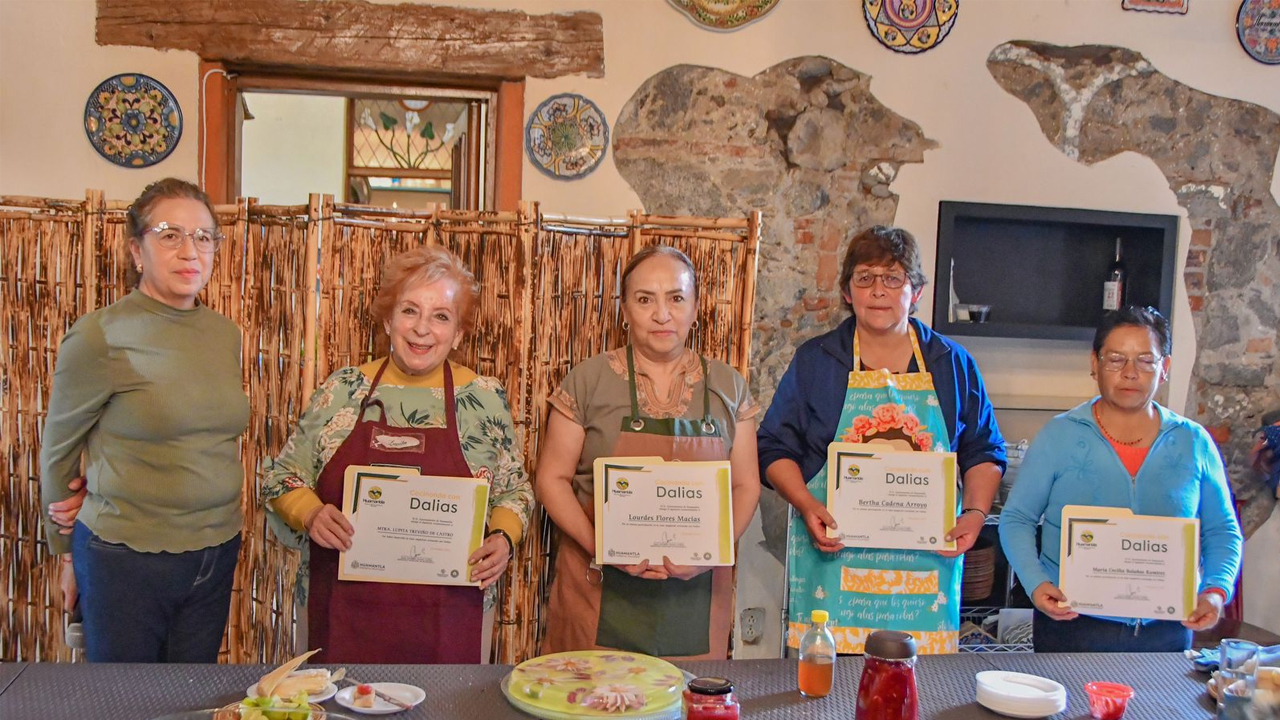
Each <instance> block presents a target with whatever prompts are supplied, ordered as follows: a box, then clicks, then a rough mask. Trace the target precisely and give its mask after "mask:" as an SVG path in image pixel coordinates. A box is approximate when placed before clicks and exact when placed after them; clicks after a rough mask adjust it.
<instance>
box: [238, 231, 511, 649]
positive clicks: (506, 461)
mask: <svg viewBox="0 0 1280 720" xmlns="http://www.w3.org/2000/svg"><path fill="white" fill-rule="evenodd" d="M477 292H478V286H477V285H476V282H475V279H474V277H473V276H472V274H471V272H470V271H469V270H468V269H467V268H466V266H464V265H463V264H462V262H461V261H460V260H459V259H458V258H457V257H456V256H454V255H453V254H452V253H450V252H449V251H447V250H444V249H442V248H440V247H438V246H432V247H425V248H420V249H416V250H411V251H409V252H406V253H403V254H401V255H398V256H396V257H394V258H392V259H391V260H390V261H389V262H388V263H387V266H386V269H385V271H384V273H383V280H382V287H381V289H380V290H379V292H378V296H377V297H376V298H375V300H374V303H373V314H374V316H375V317H376V318H377V319H378V320H379V321H380V322H381V324H382V326H383V329H384V330H385V332H386V335H387V337H388V339H389V345H390V352H389V354H388V356H386V357H381V358H378V359H376V360H373V361H372V362H369V363H365V364H364V365H361V366H359V367H345V368H342V369H341V370H338V371H337V372H334V373H333V374H332V375H330V376H329V378H328V379H327V380H326V381H325V382H324V384H323V385H321V386H320V388H319V389H318V390H316V392H315V394H314V395H313V396H312V398H311V403H310V404H309V405H308V407H307V410H306V412H305V413H303V415H302V417H301V418H300V419H299V420H298V425H297V428H295V430H294V433H293V436H292V437H290V438H289V441H288V442H287V443H286V444H285V447H284V449H283V450H282V451H281V453H280V455H279V457H277V458H276V459H275V460H274V461H272V462H270V463H268V464H267V467H266V472H265V477H264V480H263V484H262V497H263V500H264V502H265V503H266V506H267V509H268V510H269V511H270V512H269V514H268V519H269V521H268V525H269V526H270V527H271V529H272V531H273V532H274V533H275V535H276V536H277V537H278V538H280V539H281V540H282V541H283V542H285V543H286V544H288V545H290V546H292V547H297V548H301V549H302V550H303V551H304V562H303V564H302V567H301V569H300V570H299V574H298V602H299V603H305V605H306V607H307V622H308V627H307V630H308V643H307V644H308V646H309V647H311V648H322V650H321V652H320V653H318V654H317V655H316V656H315V658H313V661H314V662H348V663H350V662H355V663H475V662H482V661H484V660H487V658H488V655H489V641H490V638H491V633H492V628H493V621H492V612H493V605H494V595H495V593H494V583H496V582H497V580H498V578H499V577H501V576H502V573H503V571H504V570H505V569H506V567H507V563H508V561H509V560H510V559H511V555H512V554H513V552H514V550H515V545H516V544H517V543H519V542H520V539H521V538H522V537H523V535H524V530H525V526H526V525H527V523H528V521H529V513H530V506H531V503H532V501H533V491H532V489H531V487H530V485H529V480H528V477H527V476H526V473H525V470H524V458H523V456H522V454H521V452H520V446H519V444H518V442H517V439H516V435H515V430H514V428H513V424H512V419H511V410H510V407H509V405H508V404H507V397H506V392H505V391H504V390H503V388H502V385H501V384H500V383H499V382H498V380H497V379H495V378H491V377H482V376H479V375H477V374H476V373H475V372H474V371H473V370H471V369H469V368H465V367H462V366H460V365H455V364H453V363H450V362H449V361H448V355H449V352H450V351H451V350H454V349H456V348H457V347H458V344H459V343H460V342H461V340H462V337H463V334H464V333H465V332H467V331H469V330H470V329H471V318H472V314H471V309H472V305H473V302H474V299H475V296H476V293H477ZM388 438H390V439H392V442H384V441H386V440H387V439H388ZM353 465H387V466H394V467H401V468H403V467H406V466H407V467H410V468H412V469H413V470H414V471H416V472H418V473H421V474H423V475H439V476H449V477H479V478H484V479H486V480H488V481H489V485H490V492H489V513H488V519H489V522H488V528H487V529H486V537H485V540H484V543H483V544H482V545H481V546H480V548H479V549H478V550H477V551H476V552H475V553H474V554H472V556H471V557H470V559H469V562H470V565H471V578H472V579H473V580H476V581H479V582H480V587H479V588H476V587H450V586H438V585H405V584H390V583H377V582H350V581H342V580H338V568H337V561H338V553H339V552H340V551H343V550H347V549H349V548H350V547H351V539H352V534H353V528H352V525H351V523H350V522H349V521H348V519H347V518H346V516H344V515H343V513H342V512H341V510H339V506H341V504H342V502H341V498H342V484H343V478H344V475H345V471H346V468H347V467H349V466H353ZM308 576H309V587H308Z"/></svg>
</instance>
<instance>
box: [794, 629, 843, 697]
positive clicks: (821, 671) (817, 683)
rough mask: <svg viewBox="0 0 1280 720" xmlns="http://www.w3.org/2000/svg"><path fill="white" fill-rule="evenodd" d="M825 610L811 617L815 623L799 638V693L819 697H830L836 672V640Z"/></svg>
mask: <svg viewBox="0 0 1280 720" xmlns="http://www.w3.org/2000/svg"><path fill="white" fill-rule="evenodd" d="M828 619H830V616H828V615H827V611H826V610H814V611H813V612H812V613H811V614H810V615H809V620H810V621H811V622H812V624H811V625H810V626H809V629H808V630H807V631H805V634H804V637H803V638H801V639H800V669H799V685H800V694H801V695H803V696H805V697H812V698H820V697H826V696H827V695H829V694H831V686H832V685H833V684H834V682H835V673H836V639H835V638H834V637H832V636H831V631H830V630H829V629H827V620H828Z"/></svg>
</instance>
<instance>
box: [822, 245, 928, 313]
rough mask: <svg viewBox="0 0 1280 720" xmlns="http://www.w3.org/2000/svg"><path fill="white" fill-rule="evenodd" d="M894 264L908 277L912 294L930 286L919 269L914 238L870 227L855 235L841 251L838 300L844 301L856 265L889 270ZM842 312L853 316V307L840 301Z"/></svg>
mask: <svg viewBox="0 0 1280 720" xmlns="http://www.w3.org/2000/svg"><path fill="white" fill-rule="evenodd" d="M894 263H897V264H898V265H901V266H902V269H903V270H905V271H906V273H907V281H908V282H910V283H911V288H912V289H913V290H919V289H920V288H922V287H924V286H925V285H928V284H929V278H927V277H925V276H924V270H922V269H921V267H920V245H919V244H918V243H916V239H915V237H914V236H913V235H912V234H911V233H909V232H907V231H906V230H903V229H902V228H900V227H891V226H887V225H873V226H871V227H869V228H867V229H866V230H863V231H862V232H860V233H858V234H857V235H854V236H853V237H852V238H851V239H850V240H849V247H848V248H847V249H846V250H845V251H844V264H843V265H842V266H841V268H840V297H841V298H844V296H845V294H846V293H847V292H848V290H849V281H850V280H852V279H853V269H854V268H855V267H857V266H859V265H882V266H885V267H888V266H890V265H893V264H894ZM843 302H844V306H845V309H847V310H848V311H849V312H851V313H852V312H853V305H852V304H851V303H850V302H849V301H848V300H847V299H845V300H843ZM915 311H916V304H915V303H911V312H915Z"/></svg>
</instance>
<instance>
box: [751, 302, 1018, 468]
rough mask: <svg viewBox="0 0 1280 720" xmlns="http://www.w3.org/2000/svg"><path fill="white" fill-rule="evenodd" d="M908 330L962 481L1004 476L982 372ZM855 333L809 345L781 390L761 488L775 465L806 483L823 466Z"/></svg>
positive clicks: (947, 344)
mask: <svg viewBox="0 0 1280 720" xmlns="http://www.w3.org/2000/svg"><path fill="white" fill-rule="evenodd" d="M910 322H911V327H912V328H913V329H914V330H915V331H916V337H917V338H919V340H920V355H921V356H922V357H923V358H924V363H925V369H926V370H928V371H929V373H930V374H932V375H933V389H934V392H935V393H936V394H937V395H938V405H939V407H941V409H942V415H943V417H944V418H945V419H946V422H947V436H948V438H949V439H950V441H951V450H952V452H954V453H956V457H957V464H958V465H959V468H960V473H961V476H962V477H963V474H964V472H965V471H967V470H968V469H969V468H971V467H974V466H975V465H980V464H982V463H987V462H991V463H995V464H997V465H999V466H1000V470H1001V472H1003V471H1004V468H1005V465H1006V461H1005V452H1004V437H1002V436H1001V435H1000V428H999V427H998V426H997V425H996V416H995V411H994V410H992V408H991V401H990V399H988V398H987V391H986V388H985V387H984V386H983V384H982V375H981V374H979V373H978V364H977V363H976V362H974V360H973V356H971V355H969V353H968V351H966V350H965V349H964V348H962V347H960V346H959V345H958V344H956V343H955V342H954V341H952V340H949V339H947V338H945V337H943V336H942V335H939V334H938V333H935V332H934V331H933V330H932V329H931V328H929V327H928V326H927V325H924V324H923V323H921V322H920V321H919V320H916V319H915V318H911V320H910ZM854 327H855V319H854V318H852V317H850V318H848V319H846V320H845V321H844V322H842V323H840V325H839V326H838V327H836V329H834V330H832V331H831V332H828V333H826V334H825V335H819V336H818V337H815V338H812V339H810V340H808V341H806V342H805V343H804V344H803V345H801V346H800V348H799V349H798V350H796V354H795V357H794V358H792V359H791V365H790V366H789V367H788V368H787V371H786V373H784V374H783V375H782V380H780V381H779V382H778V391H777V393H776V394H775V395H774V396H773V402H772V403H771V404H770V405H769V411H768V412H767V413H765V416H764V420H763V421H762V422H761V423H760V429H759V431H757V433H756V443H757V446H758V447H757V452H758V454H759V458H760V480H761V481H762V482H763V483H764V484H765V486H766V487H772V486H771V485H769V481H768V480H767V477H768V476H767V474H766V473H765V470H766V469H767V468H768V467H769V466H770V465H772V464H773V463H774V462H775V461H777V460H781V459H783V458H786V459H789V460H794V461H795V463H796V464H797V465H799V466H800V472H801V474H802V476H803V477H804V479H805V482H809V481H810V480H812V479H813V476H814V475H817V474H818V471H819V470H821V469H822V466H823V465H824V464H826V462H827V445H829V444H830V443H831V441H832V439H834V438H835V434H836V426H837V425H839V423H840V411H841V410H842V409H843V408H844V395H845V390H846V389H848V387H849V371H851V370H853V330H854ZM912 365H913V366H914V365H915V361H914V360H913V361H912Z"/></svg>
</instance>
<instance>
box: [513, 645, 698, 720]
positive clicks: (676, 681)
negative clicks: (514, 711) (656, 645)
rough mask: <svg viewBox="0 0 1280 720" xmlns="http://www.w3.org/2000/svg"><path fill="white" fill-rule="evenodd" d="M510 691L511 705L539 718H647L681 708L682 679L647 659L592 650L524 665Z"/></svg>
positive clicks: (662, 663) (678, 673)
mask: <svg viewBox="0 0 1280 720" xmlns="http://www.w3.org/2000/svg"><path fill="white" fill-rule="evenodd" d="M507 687H508V688H509V691H508V692H507V695H508V699H509V700H510V701H511V703H512V704H513V705H515V706H516V707H517V708H519V709H521V710H524V711H526V712H530V713H531V714H535V715H538V714H540V711H541V712H551V713H555V714H558V715H573V716H581V717H623V718H625V717H631V716H645V717H647V716H650V715H652V714H654V713H656V712H661V711H663V710H665V709H672V708H674V709H678V708H679V706H680V702H681V697H682V695H681V693H682V691H683V690H684V674H683V673H682V672H681V671H680V669H679V668H677V667H676V666H675V665H672V664H671V663H669V662H667V661H666V660H662V659H659V658H655V657H651V656H649V655H641V654H639V653H626V652H618V651H600V650H588V651H579V652H564V653H555V654H553V655H543V656H541V657H536V658H533V659H531V660H526V661H525V662H523V663H520V664H519V665H517V666H516V667H515V669H513V670H512V671H511V676H510V677H509V679H508V685H507Z"/></svg>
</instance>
